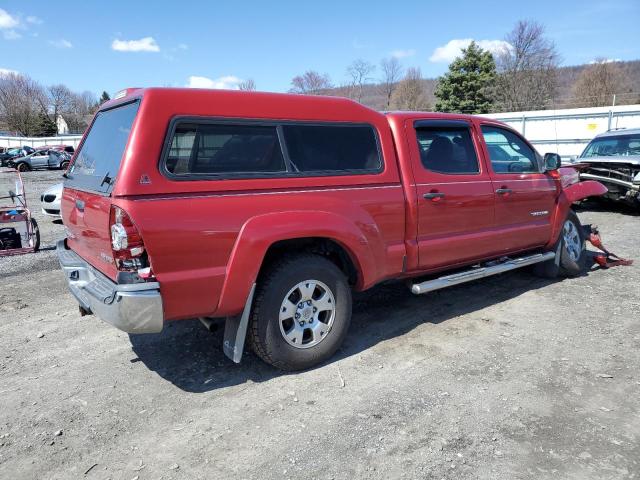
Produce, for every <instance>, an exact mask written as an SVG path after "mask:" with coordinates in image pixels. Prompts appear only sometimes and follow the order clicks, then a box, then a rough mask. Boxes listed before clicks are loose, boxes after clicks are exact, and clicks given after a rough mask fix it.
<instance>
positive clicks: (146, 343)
mask: <svg viewBox="0 0 640 480" xmlns="http://www.w3.org/2000/svg"><path fill="white" fill-rule="evenodd" d="M25 177H26V180H27V192H28V193H31V198H33V199H34V202H33V206H37V203H38V202H37V197H38V196H39V194H40V193H41V191H42V190H43V189H44V188H46V186H48V185H49V184H52V183H55V182H57V181H58V179H59V172H31V173H27V174H25ZM579 216H580V218H581V220H582V221H583V222H584V223H595V224H598V225H599V226H600V227H601V230H602V232H603V235H604V240H605V244H606V245H607V246H609V247H610V248H611V249H612V250H613V251H615V252H617V253H619V254H620V255H623V256H629V257H637V256H638V251H639V249H638V247H639V245H640V240H639V239H640V217H639V216H637V215H635V214H634V213H633V212H629V211H624V210H622V209H620V208H608V209H607V210H605V209H602V208H600V207H597V206H595V205H587V206H586V207H583V208H581V210H580V212H579ZM37 218H38V221H39V223H40V225H41V231H42V238H43V246H44V247H45V250H44V251H42V252H40V253H38V254H33V255H26V256H22V257H14V258H0V275H1V276H2V279H3V282H2V284H3V288H2V292H1V293H0V398H1V404H0V405H2V408H0V478H3V479H5V478H6V479H9V478H10V479H35V478H38V479H40V478H44V479H71V478H87V479H107V478H111V479H126V480H130V479H134V478H138V479H147V478H154V479H158V478H164V479H199V478H202V479H204V478H206V479H213V478H221V479H229V478H243V479H285V478H318V479H353V478H371V479H388V478H425V479H443V478H444V479H467V478H469V479H471V478H474V479H475V478H482V479H525V478H526V479H558V478H563V479H632V478H640V409H639V404H640V400H639V398H640V324H639V320H638V319H639V318H640V287H639V285H640V274H639V270H638V268H637V266H633V267H619V268H614V269H611V270H598V269H593V270H592V271H590V272H589V273H588V274H587V275H585V276H583V277H580V278H575V279H568V280H563V281H553V282H551V281H545V280H541V279H538V278H535V277H533V276H531V275H529V274H528V273H527V272H526V271H516V272H511V273H508V274H504V275H501V276H497V277H492V278H490V279H487V280H483V281H479V282H475V283H470V284H466V285H462V286H458V287H453V288H450V289H448V290H442V291H438V292H434V293H431V294H428V295H425V296H422V297H415V296H412V295H411V294H410V293H409V292H408V291H407V290H406V288H405V287H404V286H403V285H400V284H389V285H384V286H380V287H377V288H375V289H373V290H371V291H370V292H367V293H365V294H362V295H358V296H357V297H356V301H355V305H354V319H353V324H352V327H351V330H350V334H349V337H348V339H347V342H346V344H345V346H344V347H343V348H342V349H341V350H340V352H339V354H338V355H337V356H336V358H335V359H334V360H333V361H332V362H330V363H328V364H326V365H323V366H321V367H319V368H316V369H313V370H310V371H307V372H303V373H297V374H282V373H280V372H277V371H274V370H273V369H271V368H270V367H268V366H266V365H265V364H263V363H262V362H260V361H259V360H258V359H257V358H256V357H255V356H253V355H251V354H248V355H246V356H245V358H244V360H243V362H242V364H240V365H235V364H233V363H231V362H230V361H229V360H227V359H226V357H224V355H223V353H222V349H221V344H222V341H221V337H222V334H221V333H214V334H211V333H209V332H207V331H206V330H205V329H204V328H203V327H202V326H201V325H200V324H199V322H197V321H183V322H178V323H172V324H170V325H169V326H168V328H166V329H165V331H164V332H163V333H162V334H158V335H148V336H129V335H126V334H124V333H122V332H119V331H117V330H115V329H113V328H111V327H109V326H107V325H105V324H103V323H102V322H101V321H99V320H98V319H96V318H95V317H92V316H90V317H84V318H81V317H80V316H79V315H78V313H77V305H76V303H75V302H74V300H73V299H72V297H71V295H70V294H68V293H67V289H66V286H65V282H64V279H63V277H62V275H61V273H60V272H59V271H58V269H57V264H56V260H55V258H54V252H53V251H52V250H46V248H50V247H52V246H53V245H54V242H55V240H56V239H57V238H59V237H61V236H62V235H63V227H62V225H56V224H54V223H52V222H51V220H50V219H46V218H44V217H42V216H41V215H39V216H38V217H37Z"/></svg>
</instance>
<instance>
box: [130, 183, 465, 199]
mask: <svg viewBox="0 0 640 480" xmlns="http://www.w3.org/2000/svg"><path fill="white" fill-rule="evenodd" d="M470 183H475V182H470ZM386 188H402V185H400V184H397V185H374V186H371V185H360V186H353V187H338V188H317V187H312V188H310V189H309V190H276V191H269V192H242V193H225V192H212V193H206V194H204V193H199V192H194V194H193V195H184V193H183V194H182V195H176V196H171V197H166V196H165V197H152V198H148V197H147V196H145V197H142V198H136V199H135V200H137V201H141V202H153V201H157V200H174V199H185V198H211V197H254V196H257V195H285V194H290V193H323V192H342V191H349V190H381V189H386ZM152 195H153V194H149V197H151V196H152Z"/></svg>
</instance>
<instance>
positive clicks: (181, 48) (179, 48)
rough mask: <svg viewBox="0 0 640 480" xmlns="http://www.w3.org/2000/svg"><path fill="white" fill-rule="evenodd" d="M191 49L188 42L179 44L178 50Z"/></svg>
mask: <svg viewBox="0 0 640 480" xmlns="http://www.w3.org/2000/svg"><path fill="white" fill-rule="evenodd" d="M188 49H189V45H187V44H186V43H181V44H179V45H178V50H188Z"/></svg>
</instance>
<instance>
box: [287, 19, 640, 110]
mask: <svg viewBox="0 0 640 480" xmlns="http://www.w3.org/2000/svg"><path fill="white" fill-rule="evenodd" d="M505 42H506V45H509V46H508V47H507V46H505V47H504V48H503V49H501V50H499V51H497V52H494V53H491V52H489V51H487V50H483V49H482V48H480V46H479V45H478V44H476V43H475V42H472V43H471V44H470V45H469V46H468V47H467V48H464V49H462V52H461V55H460V56H459V57H458V58H456V59H455V60H454V61H453V62H452V63H451V64H450V65H449V69H448V71H447V72H446V73H445V74H444V75H443V76H441V77H439V78H438V79H437V80H436V81H435V82H433V81H429V80H426V79H424V78H423V77H422V74H421V72H420V69H419V68H417V67H410V68H407V69H406V70H403V68H402V66H401V65H400V62H399V61H398V59H397V58H394V57H391V58H385V59H383V60H382V61H381V62H380V65H379V66H376V65H374V64H372V63H370V62H366V61H364V60H355V61H354V62H353V63H352V64H351V65H349V66H348V67H347V70H346V78H347V81H346V82H344V83H343V84H341V85H338V86H335V85H333V84H332V82H331V79H330V78H329V76H328V75H326V74H320V73H318V72H316V71H313V70H310V71H307V72H306V73H304V74H303V75H298V76H296V77H294V78H293V79H292V81H291V89H290V90H289V91H290V92H292V93H304V94H312V95H342V96H347V97H349V98H352V99H354V100H356V101H358V102H360V103H364V104H367V105H369V106H371V107H373V108H381V109H385V110H436V111H440V112H453V113H472V114H478V113H480V114H481V113H491V112H509V111H527V110H542V109H550V108H571V107H595V106H606V105H611V104H612V101H614V95H616V94H617V99H618V103H634V102H640V95H639V94H638V93H634V92H632V82H631V78H630V76H629V74H628V72H627V71H626V70H624V69H623V68H622V67H621V66H620V64H619V63H618V62H612V61H609V60H606V59H597V60H596V61H595V62H593V63H592V64H590V65H588V66H586V67H585V68H583V69H582V71H581V72H580V74H579V75H578V78H577V79H576V80H575V81H574V83H573V85H572V88H571V89H570V90H571V95H570V97H569V98H559V97H558V93H559V90H560V88H559V87H560V85H559V83H560V79H559V68H560V67H559V66H560V55H559V53H558V51H557V48H556V46H555V44H554V43H553V41H551V40H550V39H549V38H548V37H547V36H546V35H545V29H544V26H543V25H541V24H539V23H537V22H533V21H519V22H517V23H516V25H515V27H514V28H513V30H512V31H511V32H509V33H508V34H507V35H506V36H505ZM378 69H379V71H380V75H379V76H378V78H375V77H374V76H373V75H374V73H375V72H376V71H377V70H378ZM430 85H432V86H433V88H431V89H429V86H430Z"/></svg>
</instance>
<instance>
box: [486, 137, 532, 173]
mask: <svg viewBox="0 0 640 480" xmlns="http://www.w3.org/2000/svg"><path fill="white" fill-rule="evenodd" d="M482 135H483V136H484V141H485V143H486V144H487V150H488V151H489V158H490V159H491V166H492V167H493V171H494V172H495V173H537V172H539V171H540V168H539V161H538V155H537V153H536V151H535V150H533V149H532V148H531V147H530V146H529V145H528V144H527V143H526V142H525V141H524V140H522V138H520V137H519V136H518V135H516V134H515V133H513V132H511V131H509V130H505V129H504V128H499V127H490V126H487V125H485V126H483V127H482Z"/></svg>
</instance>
